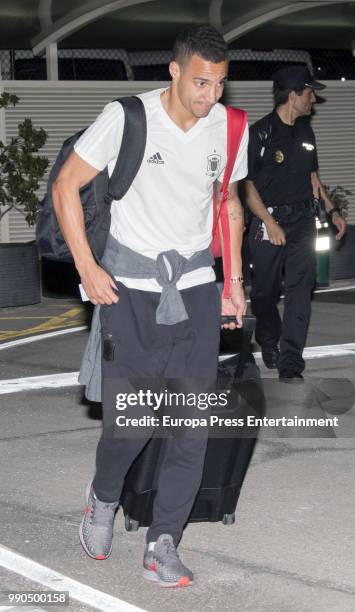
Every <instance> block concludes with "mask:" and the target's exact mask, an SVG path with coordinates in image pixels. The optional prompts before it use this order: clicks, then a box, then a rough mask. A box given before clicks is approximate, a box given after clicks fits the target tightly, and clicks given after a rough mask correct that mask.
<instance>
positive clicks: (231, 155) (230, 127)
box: [213, 106, 247, 298]
mask: <svg viewBox="0 0 355 612" xmlns="http://www.w3.org/2000/svg"><path fill="white" fill-rule="evenodd" d="M226 111H227V164H226V167H225V169H224V176H223V182H222V185H221V194H222V195H221V205H220V209H219V214H218V215H217V202H216V197H215V195H214V198H213V200H214V201H213V213H214V214H213V216H214V222H213V232H215V231H218V221H219V217H220V219H221V229H222V236H223V251H222V256H223V268H224V288H223V297H225V298H228V297H229V296H230V277H231V249H230V232H229V218H228V206H227V199H228V185H229V182H230V178H231V175H232V171H233V168H234V164H235V160H236V157H237V153H238V150H239V147H240V143H241V140H242V137H243V134H244V130H245V126H246V122H247V114H246V112H245V111H243V110H241V109H240V108H233V107H232V106H226Z"/></svg>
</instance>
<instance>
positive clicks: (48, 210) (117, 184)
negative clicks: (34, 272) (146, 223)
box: [36, 96, 147, 262]
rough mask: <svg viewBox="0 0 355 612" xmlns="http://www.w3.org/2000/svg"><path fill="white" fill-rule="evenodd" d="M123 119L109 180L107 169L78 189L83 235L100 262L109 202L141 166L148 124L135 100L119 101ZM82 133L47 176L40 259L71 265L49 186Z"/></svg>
mask: <svg viewBox="0 0 355 612" xmlns="http://www.w3.org/2000/svg"><path fill="white" fill-rule="evenodd" d="M116 101H117V102H120V103H121V105H122V107H123V110H124V116H125V122H124V130H123V136H122V144H121V148H120V152H119V155H118V158H117V163H116V166H115V168H114V171H113V173H112V175H111V178H109V176H108V172H107V168H105V169H104V170H102V172H100V173H99V174H98V175H97V176H96V177H95V178H94V179H93V180H92V181H90V183H88V184H87V185H84V186H83V187H82V188H81V189H80V199H81V203H82V206H83V212H84V220H85V231H86V236H87V239H88V241H89V244H90V247H91V250H92V252H93V254H94V257H95V259H96V260H97V261H98V262H99V261H100V259H101V257H102V255H103V253H104V250H105V245H106V240H107V236H108V233H109V230H110V222H111V212H110V209H111V203H112V200H120V199H122V198H123V196H124V195H125V194H126V193H127V191H128V189H129V188H130V186H131V184H132V182H133V180H134V178H135V176H136V174H137V172H138V170H139V168H140V165H141V163H142V159H143V155H144V150H145V144H146V137H147V122H146V115H145V110H144V105H143V102H142V100H141V99H140V98H138V97H136V96H129V97H124V98H118V99H117V100H116ZM84 131H85V130H81V131H80V132H77V133H76V134H74V135H73V136H70V138H67V140H66V141H65V142H64V143H63V145H62V148H61V150H60V152H59V155H58V157H57V159H56V161H55V162H54V165H53V167H52V170H51V172H50V175H49V178H48V183H47V193H46V195H45V196H44V198H43V200H42V201H41V202H40V204H39V208H38V211H37V218H36V241H37V245H38V250H39V253H40V255H41V256H42V257H46V258H47V259H52V260H56V261H66V262H73V258H72V255H71V253H70V251H69V249H68V247H67V244H66V242H65V240H64V237H63V234H62V232H61V229H60V227H59V224H58V221H57V217H56V214H55V211H54V208H53V201H52V185H53V183H54V181H55V179H56V178H57V176H58V174H59V171H60V169H61V167H62V165H63V164H64V162H65V160H66V159H67V157H68V156H69V154H70V153H71V152H72V150H73V147H74V144H75V143H76V141H77V140H78V139H79V137H80V136H81V134H83V132H84Z"/></svg>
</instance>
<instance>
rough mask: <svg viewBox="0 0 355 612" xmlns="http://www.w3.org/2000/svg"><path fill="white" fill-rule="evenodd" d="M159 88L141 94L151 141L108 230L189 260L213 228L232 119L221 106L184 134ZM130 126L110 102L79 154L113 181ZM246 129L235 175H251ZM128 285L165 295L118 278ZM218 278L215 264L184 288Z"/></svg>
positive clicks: (142, 248) (131, 243)
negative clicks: (216, 189)
mask: <svg viewBox="0 0 355 612" xmlns="http://www.w3.org/2000/svg"><path fill="white" fill-rule="evenodd" d="M162 91H164V90H163V89H157V90H154V91H150V92H148V93H143V94H140V95H139V97H140V98H141V99H142V101H143V103H144V107H145V112H146V115H147V142H146V148H145V153H144V156H143V161H142V164H141V167H140V169H139V171H138V173H137V176H136V178H135V179H134V181H133V183H132V185H131V187H130V188H129V190H128V192H127V193H126V195H125V196H124V198H122V200H120V201H115V200H114V201H113V202H112V207H111V228H110V232H111V234H112V235H113V236H114V238H116V239H117V240H118V241H119V242H121V243H122V244H124V245H125V246H127V247H129V248H130V249H133V250H134V251H137V252H139V253H141V254H142V255H145V256H147V257H150V258H152V259H156V258H157V256H158V254H159V253H161V252H162V251H169V250H171V249H175V250H176V251H178V252H179V253H180V254H181V255H183V256H184V257H187V258H188V257H190V256H191V255H193V253H195V252H196V251H201V250H202V249H206V248H207V247H208V246H209V245H210V243H211V235H212V225H213V207H212V196H213V183H214V181H216V180H217V179H218V181H220V182H222V180H223V172H224V168H225V166H226V161H227V154H226V152H227V116H226V109H225V107H224V106H223V105H222V104H216V105H215V106H214V107H213V108H212V109H211V111H210V113H209V115H208V116H207V117H204V118H202V119H199V120H198V121H197V123H196V124H195V125H194V126H193V127H192V128H191V129H190V130H189V131H188V132H184V131H183V130H182V129H181V128H179V127H178V125H177V124H176V123H175V122H174V121H173V120H172V119H171V118H170V117H169V115H168V113H167V112H166V111H165V109H164V107H163V105H162V103H161V99H160V94H161V93H162ZM123 126H124V114H123V109H122V106H121V105H120V104H119V103H117V102H111V103H110V104H107V106H106V107H105V108H104V110H103V112H102V113H101V114H100V115H99V116H98V117H97V119H96V121H95V122H94V123H93V124H92V125H91V126H90V127H89V128H88V129H87V130H86V131H85V132H84V134H83V135H82V136H81V138H79V140H78V141H77V142H76V144H75V145H74V149H75V152H76V153H77V154H78V155H79V156H80V157H81V158H82V159H83V160H85V161H86V162H88V163H89V164H90V165H91V166H93V167H94V168H96V169H97V170H103V168H105V167H106V166H108V173H109V176H111V174H112V172H113V169H114V167H115V164H116V160H117V156H118V153H119V150H120V146H121V141H122V134H123ZM247 149H248V127H246V129H245V132H244V134H243V137H242V141H241V145H240V148H239V152H238V155H237V159H236V162H235V165H234V169H233V172H232V176H231V182H234V181H238V180H241V179H242V178H244V177H245V176H246V175H247ZM117 280H120V281H121V282H122V283H123V284H124V285H126V286H127V287H130V288H134V289H143V290H146V291H161V287H160V285H159V284H158V283H157V281H156V280H155V279H132V278H122V277H117ZM214 280H215V275H214V272H213V269H212V268H211V267H206V268H199V269H198V270H193V271H192V272H188V273H187V274H184V275H183V276H182V277H181V279H180V280H179V281H178V283H177V288H178V289H186V288H187V287H192V286H195V285H200V284H203V283H208V282H211V281H214Z"/></svg>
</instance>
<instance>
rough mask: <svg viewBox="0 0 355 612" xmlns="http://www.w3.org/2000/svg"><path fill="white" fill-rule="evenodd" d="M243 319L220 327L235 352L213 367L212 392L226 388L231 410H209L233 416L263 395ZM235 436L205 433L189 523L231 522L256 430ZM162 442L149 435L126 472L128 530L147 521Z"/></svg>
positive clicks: (255, 408)
mask: <svg viewBox="0 0 355 612" xmlns="http://www.w3.org/2000/svg"><path fill="white" fill-rule="evenodd" d="M243 319H244V324H243V330H240V331H239V330H235V331H230V330H226V331H224V330H223V331H222V333H221V346H222V350H224V351H226V350H227V351H229V352H231V349H234V350H235V348H236V347H237V346H238V344H239V347H238V348H239V352H238V353H237V354H236V355H234V356H230V357H229V356H227V357H226V359H223V358H222V359H223V360H222V361H221V362H220V364H219V369H218V381H217V391H222V390H229V391H230V395H229V397H230V398H231V400H230V402H229V404H232V408H231V405H228V406H226V407H224V408H222V409H219V408H216V409H213V411H212V414H218V416H230V415H231V416H233V417H235V415H236V414H237V415H238V417H239V418H243V419H244V420H245V419H246V416H247V414H250V413H253V414H254V415H255V413H257V415H258V416H260V414H261V413H262V411H263V409H264V394H263V389H262V383H261V379H260V372H259V368H258V367H257V365H256V363H255V360H254V357H253V355H252V353H251V352H250V341H251V336H252V333H253V329H254V327H255V318H254V317H253V316H246V317H244V318H243ZM236 341H237V342H236ZM231 413H233V414H231ZM248 429H249V430H248ZM247 430H248V431H247ZM237 435H238V436H239V437H236V433H235V432H233V434H232V435H229V436H228V437H223V438H221V437H209V440H208V444H207V451H206V457H205V463H204V470H203V476H202V481H201V486H200V489H199V491H198V494H197V496H196V499H195V503H194V506H193V508H192V511H191V513H190V517H189V522H202V521H209V522H216V521H222V522H223V524H232V523H234V522H235V509H236V506H237V502H238V498H239V494H240V491H241V487H242V484H243V480H244V477H245V474H246V472H247V469H248V466H249V463H250V460H251V457H252V454H253V450H254V446H255V442H256V436H257V432H256V430H255V429H254V430H251V431H250V428H247V427H243V428H242V430H241V431H239V430H238V434H237ZM164 442H165V439H164V438H162V437H158V436H157V435H155V434H154V435H153V437H152V438H151V440H150V441H149V442H148V444H147V445H146V446H145V447H144V449H143V450H142V452H141V453H140V455H139V456H138V457H137V458H136V459H135V461H134V462H133V464H132V466H131V468H130V469H129V471H128V473H127V476H126V478H125V483H124V487H123V490H122V494H121V499H120V504H121V505H122V508H123V512H124V515H125V527H126V529H127V531H136V530H137V529H139V527H140V526H141V527H147V526H149V525H150V523H151V520H152V508H153V502H154V497H155V492H156V483H157V479H158V474H159V465H160V463H161V457H162V454H163V453H164Z"/></svg>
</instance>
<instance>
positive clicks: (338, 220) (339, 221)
mask: <svg viewBox="0 0 355 612" xmlns="http://www.w3.org/2000/svg"><path fill="white" fill-rule="evenodd" d="M332 223H333V225H335V227H336V228H337V229H338V230H339V231H338V233H337V234H336V236H335V240H340V239H341V238H342V237H343V236H344V234H345V232H346V227H347V223H346V221H345V219H343V217H341V216H340V215H338V213H334V215H332Z"/></svg>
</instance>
